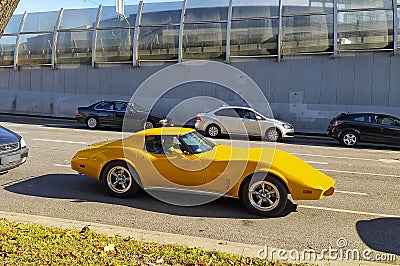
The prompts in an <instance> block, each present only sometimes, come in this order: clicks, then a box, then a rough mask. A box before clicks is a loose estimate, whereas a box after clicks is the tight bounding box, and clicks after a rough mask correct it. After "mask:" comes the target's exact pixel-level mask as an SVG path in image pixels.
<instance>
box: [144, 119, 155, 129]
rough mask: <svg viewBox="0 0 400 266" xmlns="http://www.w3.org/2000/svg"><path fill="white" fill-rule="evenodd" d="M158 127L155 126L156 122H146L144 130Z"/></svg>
mask: <svg viewBox="0 0 400 266" xmlns="http://www.w3.org/2000/svg"><path fill="white" fill-rule="evenodd" d="M155 126H156V125H155V124H154V122H152V121H146V123H144V125H143V129H152V128H154V127H155Z"/></svg>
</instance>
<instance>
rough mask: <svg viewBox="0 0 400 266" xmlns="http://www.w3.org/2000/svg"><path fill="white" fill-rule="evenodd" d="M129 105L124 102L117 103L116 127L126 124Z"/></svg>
mask: <svg viewBox="0 0 400 266" xmlns="http://www.w3.org/2000/svg"><path fill="white" fill-rule="evenodd" d="M126 109H127V104H126V103H123V102H116V103H115V119H114V122H115V124H116V125H118V126H121V127H122V124H123V123H124V118H125V114H126Z"/></svg>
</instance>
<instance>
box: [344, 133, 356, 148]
mask: <svg viewBox="0 0 400 266" xmlns="http://www.w3.org/2000/svg"><path fill="white" fill-rule="evenodd" d="M343 143H344V144H346V145H347V146H353V145H355V144H356V143H357V136H356V135H354V134H352V133H348V134H345V135H344V136H343Z"/></svg>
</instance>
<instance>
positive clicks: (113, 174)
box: [101, 161, 140, 198]
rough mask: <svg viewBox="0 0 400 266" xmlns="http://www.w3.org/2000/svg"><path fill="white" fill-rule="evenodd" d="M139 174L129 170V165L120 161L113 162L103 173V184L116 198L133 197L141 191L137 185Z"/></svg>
mask: <svg viewBox="0 0 400 266" xmlns="http://www.w3.org/2000/svg"><path fill="white" fill-rule="evenodd" d="M135 178H139V177H138V176H137V174H136V173H135V172H134V173H132V171H131V170H130V169H129V166H128V164H127V163H125V162H122V161H118V162H111V163H109V164H107V165H106V166H105V168H104V169H103V171H102V179H101V181H102V183H103V184H104V186H105V187H106V189H107V191H108V193H110V195H111V196H113V197H116V198H127V197H130V196H133V195H135V194H136V192H138V191H139V190H140V186H139V185H138V183H137V181H136V180H137V179H135Z"/></svg>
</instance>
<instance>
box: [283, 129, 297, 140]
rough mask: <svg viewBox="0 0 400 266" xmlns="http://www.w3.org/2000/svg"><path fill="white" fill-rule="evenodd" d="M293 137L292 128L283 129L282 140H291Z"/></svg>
mask: <svg viewBox="0 0 400 266" xmlns="http://www.w3.org/2000/svg"><path fill="white" fill-rule="evenodd" d="M293 137H294V128H293V129H286V128H284V129H283V132H282V138H293Z"/></svg>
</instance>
